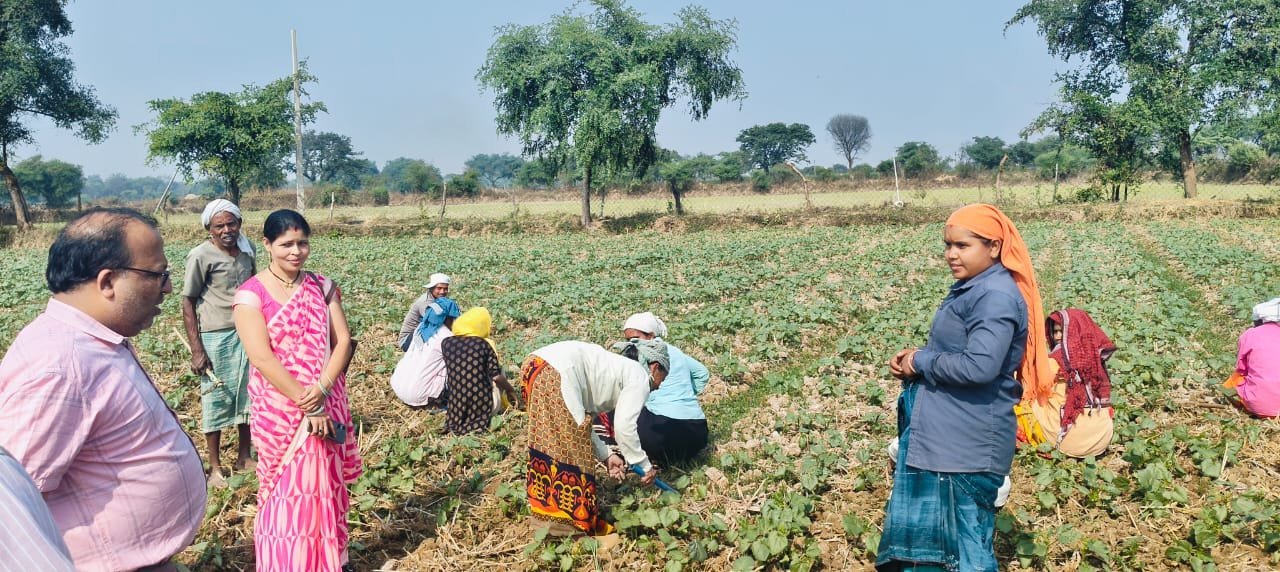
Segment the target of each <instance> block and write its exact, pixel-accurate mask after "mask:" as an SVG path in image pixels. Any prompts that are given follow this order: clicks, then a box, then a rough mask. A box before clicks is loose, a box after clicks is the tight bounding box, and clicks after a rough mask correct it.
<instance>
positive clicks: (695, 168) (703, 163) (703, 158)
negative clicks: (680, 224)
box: [658, 154, 716, 215]
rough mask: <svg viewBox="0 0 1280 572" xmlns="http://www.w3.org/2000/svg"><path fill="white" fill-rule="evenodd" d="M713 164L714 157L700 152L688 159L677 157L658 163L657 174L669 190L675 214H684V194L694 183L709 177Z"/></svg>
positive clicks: (714, 161)
mask: <svg viewBox="0 0 1280 572" xmlns="http://www.w3.org/2000/svg"><path fill="white" fill-rule="evenodd" d="M715 166H716V160H715V158H714V157H711V156H709V155H701V154H700V155H698V156H696V157H690V158H688V159H681V158H678V157H677V158H676V159H675V160H674V161H670V162H666V163H661V164H659V165H658V176H659V177H660V178H661V179H662V181H663V182H665V183H666V184H667V189H669V190H670V191H671V199H672V201H673V202H674V203H675V209H676V214H677V215H683V214H684V195H685V194H686V193H688V192H689V190H690V189H692V188H693V185H694V183H697V182H700V181H705V180H707V179H710V178H711V177H712V174H711V172H712V170H713V169H714V168H715Z"/></svg>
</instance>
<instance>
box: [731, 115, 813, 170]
mask: <svg viewBox="0 0 1280 572" xmlns="http://www.w3.org/2000/svg"><path fill="white" fill-rule="evenodd" d="M737 141H738V144H739V148H740V149H741V150H742V155H743V157H745V158H746V159H747V161H748V162H749V163H750V164H751V165H755V166H756V167H759V168H760V169H761V170H763V171H764V172H766V173H768V172H769V168H770V167H773V166H774V165H777V164H778V163H782V162H784V161H788V160H791V161H804V160H805V159H806V157H805V154H804V151H805V149H807V148H809V146H810V145H813V143H814V141H817V139H815V138H814V137H813V131H810V130H809V126H808V125H805V124H803V123H792V124H791V125H787V124H785V123H770V124H768V125H756V126H754V127H748V128H746V129H743V130H742V132H741V133H739V134H738V139H737Z"/></svg>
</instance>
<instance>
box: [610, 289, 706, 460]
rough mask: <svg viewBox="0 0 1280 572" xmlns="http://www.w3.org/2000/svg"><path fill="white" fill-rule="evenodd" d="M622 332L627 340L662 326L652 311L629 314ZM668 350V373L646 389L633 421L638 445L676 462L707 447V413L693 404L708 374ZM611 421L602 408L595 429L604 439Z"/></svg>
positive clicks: (660, 331)
mask: <svg viewBox="0 0 1280 572" xmlns="http://www.w3.org/2000/svg"><path fill="white" fill-rule="evenodd" d="M622 335H624V336H626V337H627V339H642V340H652V339H655V338H664V337H666V335H667V325H666V324H664V323H663V322H662V320H661V319H659V318H658V317H657V316H655V315H653V313H652V312H644V313H641V314H633V315H632V316H631V317H630V318H627V321H626V322H625V323H623V325H622ZM664 341H665V340H664ZM667 355H668V357H670V360H671V372H670V373H668V374H667V379H666V381H663V382H662V387H659V388H658V389H656V390H654V391H652V392H650V393H649V399H648V400H647V401H645V404H644V409H642V410H640V419H639V420H638V421H637V423H636V425H637V428H638V430H639V432H640V445H641V446H642V447H644V452H645V453H646V454H648V455H649V457H650V458H653V459H658V460H660V461H665V462H677V463H679V462H685V461H688V460H689V459H692V458H694V457H696V456H697V455H698V453H699V452H701V451H702V449H703V448H704V447H706V446H707V436H708V435H709V431H708V429H707V416H706V415H705V414H704V413H703V412H702V406H701V405H699V404H698V395H699V394H700V393H702V390H704V389H706V387H707V381H708V380H710V379H711V373H710V372H709V371H707V366H704V365H702V364H701V363H699V362H698V360H696V359H693V358H691V357H689V356H688V355H687V354H685V353H684V352H682V351H680V348H677V347H675V346H673V345H671V344H670V343H668V344H667ZM612 426H613V414H612V412H609V413H602V414H601V415H600V417H599V425H598V426H597V428H596V433H597V434H598V435H600V437H601V439H603V440H604V442H605V443H607V444H613V442H614V438H613V435H612Z"/></svg>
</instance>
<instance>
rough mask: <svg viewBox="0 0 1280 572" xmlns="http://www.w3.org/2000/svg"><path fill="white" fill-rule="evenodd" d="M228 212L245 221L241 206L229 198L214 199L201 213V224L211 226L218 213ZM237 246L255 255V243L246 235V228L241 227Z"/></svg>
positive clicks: (250, 254)
mask: <svg viewBox="0 0 1280 572" xmlns="http://www.w3.org/2000/svg"><path fill="white" fill-rule="evenodd" d="M222 212H228V213H231V215H232V216H234V217H236V220H238V221H241V222H244V216H243V215H241V214H240V207H238V206H236V204H235V203H233V202H231V201H228V200H227V199H214V200H212V201H209V204H207V205H205V207H204V212H203V213H200V224H201V225H202V226H204V227H205V228H209V223H211V222H213V217H215V216H218V213H222ZM236 246H237V247H239V248H240V252H247V253H249V256H253V255H254V252H253V244H251V243H250V242H249V239H248V238H245V236H244V229H243V228H242V229H240V235H239V237H238V238H237V239H236Z"/></svg>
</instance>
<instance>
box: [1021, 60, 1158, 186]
mask: <svg viewBox="0 0 1280 572" xmlns="http://www.w3.org/2000/svg"><path fill="white" fill-rule="evenodd" d="M1061 97H1062V102H1061V103H1058V104H1055V105H1053V106H1052V107H1050V108H1049V109H1048V110H1046V111H1045V112H1044V113H1042V114H1041V115H1040V116H1039V117H1038V118H1036V120H1035V121H1033V122H1032V124H1031V125H1030V126H1028V127H1027V131H1028V132H1031V131H1054V132H1057V133H1060V134H1061V136H1062V138H1063V143H1064V144H1065V143H1074V144H1076V145H1079V146H1080V147H1083V148H1085V149H1086V150H1088V152H1089V155H1091V156H1093V157H1094V158H1095V159H1096V160H1097V163H1096V168H1095V169H1094V181H1095V184H1096V185H1097V186H1098V188H1099V192H1098V193H1096V194H1097V195H1098V196H1102V195H1108V196H1109V198H1110V199H1111V200H1112V201H1119V200H1120V199H1121V196H1122V193H1123V196H1124V197H1128V195H1129V192H1130V191H1136V190H1137V187H1138V186H1139V185H1140V184H1141V181H1142V177H1141V173H1142V167H1143V166H1144V165H1147V164H1149V163H1150V161H1151V157H1150V153H1149V151H1150V150H1151V149H1152V148H1153V145H1152V136H1153V134H1154V131H1153V130H1154V122H1153V121H1152V120H1151V110H1149V109H1148V108H1147V107H1146V106H1145V105H1144V102H1143V100H1141V99H1138V98H1129V99H1128V100H1125V101H1121V102H1116V101H1113V99H1112V98H1111V97H1107V96H1100V95H1097V94H1096V93H1095V92H1094V91H1093V90H1090V89H1078V88H1076V87H1074V86H1073V85H1072V84H1070V83H1069V84H1067V85H1064V86H1063V87H1062V95H1061Z"/></svg>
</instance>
